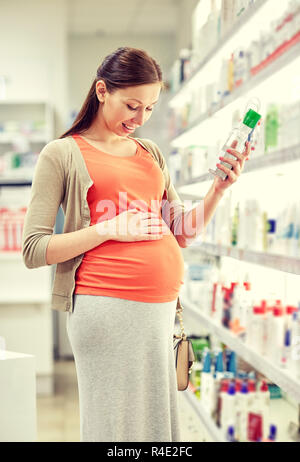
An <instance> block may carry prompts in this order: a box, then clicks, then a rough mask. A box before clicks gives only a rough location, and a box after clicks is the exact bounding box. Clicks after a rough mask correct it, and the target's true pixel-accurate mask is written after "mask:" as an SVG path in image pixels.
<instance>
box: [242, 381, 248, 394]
mask: <svg viewBox="0 0 300 462" xmlns="http://www.w3.org/2000/svg"><path fill="white" fill-rule="evenodd" d="M241 393H244V394H246V393H249V390H248V385H247V383H246V382H243V383H242V388H241Z"/></svg>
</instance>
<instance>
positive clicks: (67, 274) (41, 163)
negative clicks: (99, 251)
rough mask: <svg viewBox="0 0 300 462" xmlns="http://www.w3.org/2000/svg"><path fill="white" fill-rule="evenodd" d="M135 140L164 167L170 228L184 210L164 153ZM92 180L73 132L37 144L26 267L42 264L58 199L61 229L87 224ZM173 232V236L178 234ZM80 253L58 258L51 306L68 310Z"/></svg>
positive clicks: (27, 219)
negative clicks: (37, 152) (42, 144)
mask: <svg viewBox="0 0 300 462" xmlns="http://www.w3.org/2000/svg"><path fill="white" fill-rule="evenodd" d="M136 140H137V141H138V142H139V143H140V144H141V145H142V146H143V147H144V148H145V149H147V150H148V151H149V152H150V153H152V155H153V157H154V159H155V160H156V161H157V162H158V163H159V165H160V167H161V169H162V171H163V174H164V177H165V190H164V195H163V199H165V202H166V200H167V201H169V202H166V203H167V204H169V203H172V206H171V208H170V207H169V209H168V212H169V215H168V216H169V222H167V221H166V220H165V221H166V223H167V224H168V226H169V228H170V229H171V231H172V232H173V233H174V226H175V224H176V219H177V220H178V219H179V220H180V219H182V214H184V211H185V209H184V205H183V203H182V201H181V200H180V198H179V196H178V194H177V192H176V190H175V188H174V186H173V184H172V182H171V180H170V175H169V172H168V168H167V165H166V162H165V159H164V157H163V155H162V153H161V152H160V150H159V148H158V146H157V145H156V144H155V143H153V142H152V141H150V140H147V139H139V138H136ZM92 184H93V181H92V180H91V177H90V176H89V173H88V170H87V167H86V164H85V161H84V158H83V156H82V154H81V151H80V149H79V147H78V145H77V143H76V141H75V140H74V139H73V138H72V136H68V137H65V138H62V139H56V140H53V141H51V142H49V143H48V144H47V145H46V146H45V147H44V148H43V149H42V151H41V153H40V154H39V158H38V162H37V164H36V167H35V171H34V176H33V181H32V187H31V197H30V201H29V205H28V209H27V212H26V215H25V222H24V228H23V236H22V255H23V260H24V263H25V265H26V267H27V268H38V267H40V266H45V265H47V262H46V250H47V246H48V243H49V240H50V238H51V236H52V234H53V229H54V226H55V221H56V216H57V212H58V209H59V206H60V205H61V206H62V209H63V212H64V216H65V220H64V229H63V232H64V233H70V232H72V231H77V230H79V229H82V228H85V227H88V226H89V225H90V220H91V219H90V210H89V205H88V202H87V192H88V189H89V188H90V186H92ZM162 216H163V215H162ZM163 218H164V217H163ZM175 237H176V239H177V236H175ZM177 240H178V239H177ZM181 242H182V241H181ZM83 256H84V254H81V255H79V256H77V257H75V258H72V259H70V260H67V261H64V262H61V263H57V265H56V270H55V277H54V283H53V288H52V304H51V307H52V309H55V310H58V311H71V312H72V311H73V291H74V288H75V272H76V269H77V268H78V266H79V265H80V263H81V261H82V258H83Z"/></svg>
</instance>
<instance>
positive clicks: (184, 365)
mask: <svg viewBox="0 0 300 462" xmlns="http://www.w3.org/2000/svg"><path fill="white" fill-rule="evenodd" d="M182 311H183V309H182V305H181V303H180V300H179V297H178V299H177V306H176V314H177V317H178V319H179V323H180V335H176V334H174V335H173V348H174V356H175V367H176V375H177V389H178V390H179V391H184V390H186V389H187V387H188V384H189V375H190V373H191V371H192V367H193V363H194V361H195V355H194V350H193V345H192V342H191V340H189V339H188V338H187V336H186V334H185V333H184V326H183V319H182Z"/></svg>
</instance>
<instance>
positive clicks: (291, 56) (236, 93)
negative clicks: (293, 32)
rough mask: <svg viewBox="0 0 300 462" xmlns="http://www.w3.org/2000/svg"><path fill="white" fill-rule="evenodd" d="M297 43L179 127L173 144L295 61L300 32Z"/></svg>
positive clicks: (299, 52)
mask: <svg viewBox="0 0 300 462" xmlns="http://www.w3.org/2000/svg"><path fill="white" fill-rule="evenodd" d="M297 40H298V41H297V43H295V44H294V45H293V46H292V47H291V48H290V49H289V50H287V51H285V52H284V53H283V54H282V55H280V56H279V57H278V58H277V59H275V60H274V61H272V62H271V63H270V64H268V65H266V67H264V68H263V69H262V70H261V71H260V72H259V73H257V74H256V75H254V76H252V77H251V78H249V80H247V81H245V82H244V83H243V85H241V86H239V87H238V88H236V89H234V90H233V91H232V92H231V93H230V94H229V95H228V96H225V97H224V98H223V99H222V100H221V101H219V102H218V103H216V104H214V106H213V107H212V108H211V109H209V110H208V111H207V112H206V113H204V114H200V115H199V116H198V117H197V118H196V119H195V120H194V121H193V123H191V124H189V125H188V126H186V127H185V128H182V129H179V130H178V132H177V133H176V136H175V137H174V138H173V139H172V140H171V143H172V144H174V145H175V144H176V142H177V141H178V139H179V137H181V136H183V135H186V134H188V133H189V132H191V131H192V130H193V129H197V128H199V126H200V125H201V124H202V123H203V122H205V121H206V120H207V119H209V118H211V117H213V116H214V115H216V114H217V113H218V112H219V111H221V110H223V109H224V108H226V107H227V106H229V105H230V104H232V103H233V102H234V101H236V100H237V99H238V98H241V97H242V96H243V95H245V94H247V93H249V92H251V91H253V90H254V89H255V88H256V87H257V86H258V85H259V84H261V83H262V82H263V81H265V80H266V79H267V78H268V77H270V76H273V75H274V74H275V73H276V72H278V71H280V70H281V69H283V68H284V67H285V66H287V65H288V64H290V63H291V62H293V61H294V60H295V59H296V58H299V55H300V33H299V34H298V39H297Z"/></svg>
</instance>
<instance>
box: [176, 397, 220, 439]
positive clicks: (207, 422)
mask: <svg viewBox="0 0 300 462" xmlns="http://www.w3.org/2000/svg"><path fill="white" fill-rule="evenodd" d="M182 393H183V396H184V398H185V399H186V400H187V401H188V403H189V404H190V405H191V406H192V408H193V409H194V411H195V412H196V414H197V416H198V418H199V419H200V421H201V422H202V424H203V425H204V427H205V428H206V431H207V432H208V433H209V435H210V436H211V438H212V439H213V441H214V442H217V443H225V442H227V441H226V438H225V437H224V435H223V433H222V431H221V429H220V428H219V427H217V425H216V424H215V422H214V421H213V420H212V418H211V417H210V415H209V414H208V412H207V411H206V410H205V408H204V407H203V406H202V404H201V402H200V401H199V399H197V398H196V396H195V395H194V393H193V392H192V391H191V390H190V389H189V388H187V390H185V391H183V392H182Z"/></svg>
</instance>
